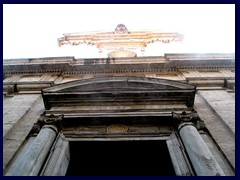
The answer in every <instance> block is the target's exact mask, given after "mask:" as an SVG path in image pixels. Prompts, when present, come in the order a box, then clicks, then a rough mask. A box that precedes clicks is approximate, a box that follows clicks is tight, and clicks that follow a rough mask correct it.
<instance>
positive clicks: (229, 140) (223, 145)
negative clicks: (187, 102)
mask: <svg viewBox="0 0 240 180" xmlns="http://www.w3.org/2000/svg"><path fill="white" fill-rule="evenodd" d="M194 109H195V110H196V111H197V112H198V115H199V117H200V118H201V120H203V121H204V123H205V125H206V127H207V129H208V130H209V133H210V134H211V136H212V137H213V139H214V140H215V141H216V143H217V144H218V146H219V147H220V149H221V151H222V152H223V154H224V155H225V157H226V158H227V159H228V160H229V162H230V163H231V165H232V166H233V167H234V168H235V135H234V133H233V132H232V131H231V130H230V129H229V128H228V127H227V126H226V124H225V123H224V122H223V121H222V120H221V119H220V118H219V116H217V115H216V113H215V112H214V111H213V110H212V109H211V108H209V105H208V104H207V102H206V101H204V99H203V98H202V97H201V96H199V95H198V94H196V96H195V104H194Z"/></svg>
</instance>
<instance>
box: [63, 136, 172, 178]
mask: <svg viewBox="0 0 240 180" xmlns="http://www.w3.org/2000/svg"><path fill="white" fill-rule="evenodd" d="M70 153H71V158H70V163H69V167H68V171H67V174H66V175H67V176H121V175H124V176H174V175H175V172H174V169H173V166H172V162H171V159H170V155H169V152H168V148H167V145H166V141H89V142H88V141H84V142H79V141H78V142H70Z"/></svg>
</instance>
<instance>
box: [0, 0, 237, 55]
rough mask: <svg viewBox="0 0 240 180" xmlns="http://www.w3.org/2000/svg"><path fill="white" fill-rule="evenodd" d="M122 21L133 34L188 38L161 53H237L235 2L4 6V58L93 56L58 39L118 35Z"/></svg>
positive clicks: (92, 49)
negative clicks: (96, 33) (158, 32)
mask: <svg viewBox="0 0 240 180" xmlns="http://www.w3.org/2000/svg"><path fill="white" fill-rule="evenodd" d="M120 23H122V24H125V25H126V27H127V28H128V29H129V30H131V29H132V30H135V29H138V30H140V29H143V30H144V29H153V30H165V31H166V30H169V31H170V32H179V33H181V34H183V35H184V40H183V42H182V43H181V44H179V45H177V46H175V48H172V49H171V48H167V50H166V48H165V49H164V48H163V49H162V51H163V53H164V52H168V53H170V52H171V53H175V52H177V53H234V52H235V5H234V4H232V5H231V4H219V5H218V4H206V5H204V4H192V5H190V4H189V5H184V4H177V5H174V4H143V5H141V4H126V5H124V4H114V5H106V4H105V5H100V4H97V5H92V4H89V5H87V4H74V5H71V4H63V5H62V4H61V5H57V4H46V5H44V4H39V5H37V4H34V5H26V4H18V5H12V4H4V5H3V58H4V59H9V58H37V57H55V56H75V57H91V56H89V55H87V53H86V52H89V53H92V54H94V51H95V50H96V49H94V48H90V47H89V48H85V49H84V50H81V49H79V47H78V48H70V47H67V48H59V47H58V44H57V38H60V37H62V36H63V34H64V33H73V32H87V31H98V30H99V31H105V30H109V31H114V29H115V27H116V26H117V24H120ZM154 51H155V50H154ZM159 52H160V50H159ZM92 56H94V55H92Z"/></svg>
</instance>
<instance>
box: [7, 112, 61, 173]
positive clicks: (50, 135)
mask: <svg viewBox="0 0 240 180" xmlns="http://www.w3.org/2000/svg"><path fill="white" fill-rule="evenodd" d="M60 118H61V119H62V116H61V117H60ZM58 120H60V119H59V117H58V118H56V117H54V116H51V117H45V116H41V117H40V118H39V121H38V124H40V125H41V130H40V132H39V134H38V135H37V137H36V138H35V139H34V141H33V142H32V144H31V145H30V146H29V148H28V149H27V150H26V152H25V153H24V154H23V155H22V157H19V158H20V161H18V164H14V165H13V167H14V168H10V169H9V171H8V172H7V173H6V176H37V175H39V172H40V170H41V168H42V166H43V164H44V161H45V159H46V158H47V156H48V154H49V151H50V149H51V147H52V145H53V143H54V140H55V138H56V136H57V134H58V131H59V128H58V123H56V122H58ZM54 122H55V123H54ZM35 127H36V126H35Z"/></svg>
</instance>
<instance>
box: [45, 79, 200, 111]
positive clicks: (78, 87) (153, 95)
mask: <svg viewBox="0 0 240 180" xmlns="http://www.w3.org/2000/svg"><path fill="white" fill-rule="evenodd" d="M195 89H196V88H195V86H192V85H189V84H186V83H182V82H178V81H171V80H166V79H156V78H145V77H100V78H92V79H84V80H77V81H72V82H66V83H63V84H58V85H54V86H52V87H49V88H45V89H43V90H42V95H43V100H44V104H45V107H46V109H49V108H51V107H53V106H65V105H66V106H68V105H69V104H71V105H74V106H78V105H79V104H84V103H85V104H88V105H89V104H104V103H111V102H112V103H113V102H114V103H128V102H129V103H141V104H144V103H148V104H149V103H151V102H154V103H160V102H161V103H163V102H164V103H166V102H168V103H170V102H171V101H172V102H174V103H176V102H181V103H183V102H185V104H187V106H192V105H193V102H194V95H195Z"/></svg>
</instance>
